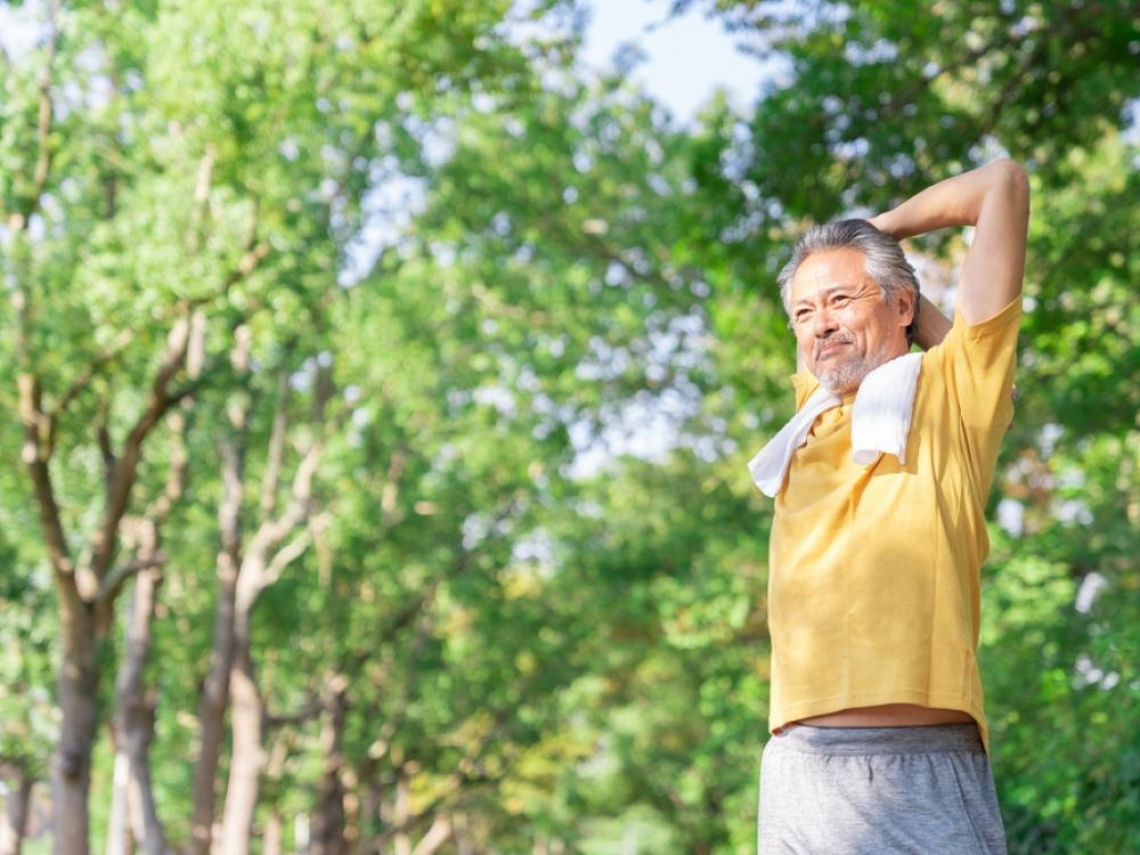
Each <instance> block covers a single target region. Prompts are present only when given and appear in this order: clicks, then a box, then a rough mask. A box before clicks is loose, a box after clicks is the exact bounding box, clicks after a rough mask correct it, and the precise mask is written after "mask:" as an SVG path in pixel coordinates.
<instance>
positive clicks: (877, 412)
mask: <svg viewBox="0 0 1140 855" xmlns="http://www.w3.org/2000/svg"><path fill="white" fill-rule="evenodd" d="M921 367H922V354H921V353H908V354H906V355H904V356H900V357H897V358H895V359H892V360H891V361H890V362H886V363H884V364H883V365H880V366H879V367H878V368H876V369H875V370H874V371H871V372H870V373H869V374H867V376H866V377H864V378H863V382H862V383H860V384H859V391H858V392H857V393H856V395H855V409H854V410H853V411H852V413H851V450H852V454H851V456H852V459H854V461H855V462H856V463H862V464H864V465H866V464H870V463H874V462H875V461H876V460H878V459H879V456H880V455H882V454H893V455H895V456H896V457H897V458H898V459H899V463H906V440H907V436H908V435H909V433H910V420H911V417H912V416H913V415H914V392H915V389H916V388H917V385H918V372H919V369H920V368H921ZM842 401H843V399H842V398H841V397H840V396H839V395H836V394H835V393H833V392H828V391H827V390H826V389H823V388H822V387H821V388H819V389H816V390H815V392H814V393H813V394H812V396H811V397H810V398H808V399H807V402H806V403H805V404H804V406H803V409H801V410H800V411H799V412H798V413H796V414H795V416H793V417H792V420H791V421H789V422H788V423H787V424H786V425H784V426H783V428H781V429H780V432H779V433H777V434H776V435H775V436H774V437H772V439H770V440H769V441H768V444H767V445H765V446H764V447H763V448H762V449H760V452H759V453H758V454H757V455H756V456H755V457H753V458H752V460H750V461H749V463H748V471H749V472H751V473H752V480H753V481H755V482H756V486H757V487H759V488H760V492H762V493H763V494H764V495H765V496H771V497H775V496H776V495H777V494H778V493H779V492H780V490H781V489H783V486H784V476H785V475H786V474H787V472H788V465H789V464H790V463H791V462H792V455H793V454H795V453H796V449H797V448H799V447H800V446H802V445H803V444H804V443H805V442H807V435H808V432H809V431H810V430H811V426H812V425H813V424H815V420H816V419H817V418H818V417H819V415H820V413H823V412H825V411H827V410H830V409H831V408H832V407H836V406H838V405H839V404H840V403H842Z"/></svg>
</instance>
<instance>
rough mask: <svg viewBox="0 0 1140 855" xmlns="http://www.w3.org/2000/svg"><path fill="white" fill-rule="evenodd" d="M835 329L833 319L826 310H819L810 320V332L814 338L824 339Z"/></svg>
mask: <svg viewBox="0 0 1140 855" xmlns="http://www.w3.org/2000/svg"><path fill="white" fill-rule="evenodd" d="M836 329H837V326H836V323H835V319H834V318H833V317H832V316H831V312H829V311H828V310H827V309H826V308H820V309H819V310H818V311H817V312H816V313H815V316H814V318H812V332H813V333H814V334H815V337H816V338H825V337H826V336H829V335H831V334H832V333H833V332H835V330H836Z"/></svg>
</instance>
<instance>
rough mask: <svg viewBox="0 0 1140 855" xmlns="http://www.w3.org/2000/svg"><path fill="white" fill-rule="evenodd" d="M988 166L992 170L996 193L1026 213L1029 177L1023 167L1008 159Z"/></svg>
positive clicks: (1027, 209) (1027, 208)
mask: <svg viewBox="0 0 1140 855" xmlns="http://www.w3.org/2000/svg"><path fill="white" fill-rule="evenodd" d="M990 166H991V167H992V168H993V170H994V183H995V186H996V188H997V189H998V191H999V192H1000V193H1002V194H1003V195H1005V196H1006V197H1007V198H1008V199H1009V200H1010V201H1011V202H1012V203H1013V204H1015V205H1017V206H1018V207H1021V208H1024V209H1025V211H1026V213H1028V211H1029V176H1028V175H1027V174H1026V172H1025V167H1023V166H1022V165H1021V164H1020V163H1017V162H1016V161H1013V160H1010V159H1009V158H1002V159H1001V160H996V161H994V162H993V163H992V164H990Z"/></svg>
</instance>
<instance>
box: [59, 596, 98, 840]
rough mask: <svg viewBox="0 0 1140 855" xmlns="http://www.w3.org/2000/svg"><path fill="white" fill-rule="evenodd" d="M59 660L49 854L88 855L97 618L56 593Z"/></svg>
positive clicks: (95, 715)
mask: <svg viewBox="0 0 1140 855" xmlns="http://www.w3.org/2000/svg"><path fill="white" fill-rule="evenodd" d="M60 612H61V617H60V623H61V625H62V627H63V661H62V662H61V667H60V669H59V676H58V681H57V691H58V695H59V709H60V713H61V721H60V730H59V744H58V746H57V747H56V751H55V755H54V756H53V757H52V763H51V783H52V828H53V837H54V842H53V852H54V853H55V855H88V853H89V852H90V849H89V848H88V847H89V845H90V841H89V820H88V814H87V792H88V789H89V787H90V785H91V749H92V746H93V745H94V744H95V729H96V726H97V721H98V711H97V709H96V705H95V698H96V694H97V692H98V688H99V667H98V657H97V655H96V650H95V647H96V641H95V639H96V635H95V614H94V611H93V609H92V608H91V607H90V606H88V605H87V603H84V602H83V601H82V600H81V599H80V598H79V596H78V595H77V594H72V593H71V592H69V591H68V590H67V589H64V590H63V591H60Z"/></svg>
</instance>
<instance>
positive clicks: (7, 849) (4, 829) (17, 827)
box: [0, 765, 35, 855]
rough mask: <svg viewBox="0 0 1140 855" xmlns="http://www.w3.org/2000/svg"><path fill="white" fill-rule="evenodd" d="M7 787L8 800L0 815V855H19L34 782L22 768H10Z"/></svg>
mask: <svg viewBox="0 0 1140 855" xmlns="http://www.w3.org/2000/svg"><path fill="white" fill-rule="evenodd" d="M5 783H6V784H7V785H8V798H7V800H6V804H5V810H4V813H3V814H0V855H20V849H21V847H22V846H23V845H24V834H25V833H26V831H27V828H28V806H29V804H30V803H31V801H32V787H33V786H34V785H35V780H34V779H33V778H32V777H31V776H30V775H29V774H28V773H27V771H26V770H25V769H24V768H23V766H20V765H16V766H13V767H11V770H10V774H7V775H5Z"/></svg>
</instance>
